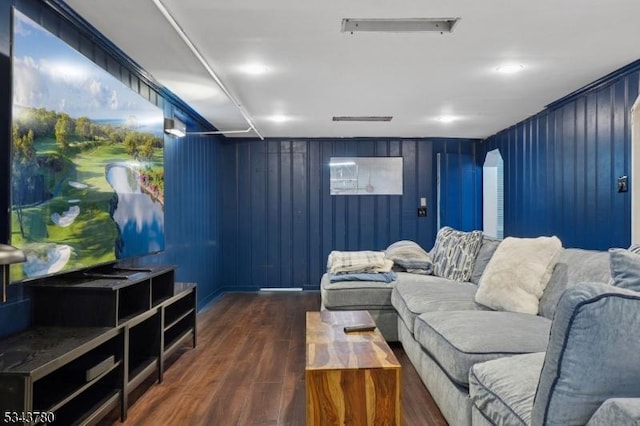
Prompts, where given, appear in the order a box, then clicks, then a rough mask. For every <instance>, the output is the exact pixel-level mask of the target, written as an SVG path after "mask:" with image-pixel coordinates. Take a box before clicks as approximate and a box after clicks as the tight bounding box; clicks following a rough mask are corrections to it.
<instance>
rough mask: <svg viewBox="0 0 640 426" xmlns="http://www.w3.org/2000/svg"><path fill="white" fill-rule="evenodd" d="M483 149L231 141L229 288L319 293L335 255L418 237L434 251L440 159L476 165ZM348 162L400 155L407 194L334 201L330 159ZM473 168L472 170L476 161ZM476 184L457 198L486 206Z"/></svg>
mask: <svg viewBox="0 0 640 426" xmlns="http://www.w3.org/2000/svg"><path fill="white" fill-rule="evenodd" d="M477 142H478V141H475V140H466V139H465V140H458V139H369V138H357V139H267V140H265V141H260V140H256V139H236V140H229V141H226V142H224V143H223V146H222V149H221V163H222V166H221V170H222V174H223V179H222V190H221V196H222V199H223V201H222V203H223V205H224V209H223V210H222V234H221V235H222V256H221V258H222V265H221V267H222V276H223V277H224V289H227V290H255V289H258V288H261V287H303V288H307V289H317V288H318V285H319V282H320V277H321V276H322V273H323V272H324V271H325V269H326V258H327V255H328V254H329V252H330V251H331V250H384V249H385V248H386V247H387V246H388V245H389V244H390V243H392V242H395V241H398V240H400V239H410V240H414V241H416V242H418V243H419V244H421V245H422V246H423V247H424V248H425V249H427V250H429V249H430V248H431V247H432V245H433V241H434V239H435V235H436V231H437V230H436V229H435V227H436V220H435V214H436V211H435V205H436V200H435V193H436V189H435V163H434V161H435V160H434V159H435V155H434V154H435V153H437V152H439V151H441V152H443V153H444V152H448V153H449V154H448V155H449V156H450V158H452V159H455V160H456V161H457V158H458V157H459V156H461V155H462V154H465V155H467V156H470V158H473V157H472V156H473V155H475V152H476V151H475V149H474V145H475V144H476V143H477ZM346 156H367V157H369V156H380V157H386V156H392V157H398V156H400V157H402V158H403V186H404V188H403V195H358V196H353V195H352V196H342V195H341V196H335V195H330V193H329V160H330V158H331V157H346ZM452 161H453V160H452ZM470 163H471V164H472V166H473V165H474V164H475V159H473V160H472V161H470ZM263 167H264V168H265V169H264V170H262V168H263ZM460 173H463V171H462V170H461V171H460ZM365 179H366V177H365ZM475 182H477V183H475ZM479 182H480V181H479V180H477V179H476V180H475V181H473V183H472V185H470V188H466V189H464V192H463V193H461V194H460V195H459V197H461V198H465V200H467V199H468V201H469V202H470V203H476V204H478V205H479V199H480V198H479V197H480V195H479V192H478V193H475V191H476V190H477V191H479V190H480V185H479ZM231 188H235V189H233V190H232V189H231ZM420 197H426V198H427V210H428V216H427V217H426V218H418V217H417V207H418V206H419V200H420ZM247 212H250V213H247ZM261 269H264V270H265V273H264V275H262V274H260V273H259V271H260V270H261Z"/></svg>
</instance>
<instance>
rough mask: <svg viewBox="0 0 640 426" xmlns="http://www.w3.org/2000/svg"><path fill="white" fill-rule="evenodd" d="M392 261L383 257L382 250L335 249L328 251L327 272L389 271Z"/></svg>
mask: <svg viewBox="0 0 640 426" xmlns="http://www.w3.org/2000/svg"><path fill="white" fill-rule="evenodd" d="M392 266H393V261H391V260H389V259H385V256H384V252H382V251H337V250H334V251H332V252H331V253H329V258H328V259H327V272H331V273H333V274H342V273H346V272H373V273H375V272H389V271H390V270H391V267H392Z"/></svg>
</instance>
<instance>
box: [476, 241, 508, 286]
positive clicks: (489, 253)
mask: <svg viewBox="0 0 640 426" xmlns="http://www.w3.org/2000/svg"><path fill="white" fill-rule="evenodd" d="M500 241H501V240H499V239H497V238H491V237H487V236H486V235H485V236H484V237H483V238H482V246H480V250H479V251H478V255H477V256H476V261H475V263H474V265H473V272H472V273H471V278H470V282H472V283H474V284H478V283H479V282H480V278H482V273H483V272H484V270H485V268H486V267H487V265H488V264H489V261H490V260H491V257H493V253H495V251H496V249H497V248H498V245H499V244H500Z"/></svg>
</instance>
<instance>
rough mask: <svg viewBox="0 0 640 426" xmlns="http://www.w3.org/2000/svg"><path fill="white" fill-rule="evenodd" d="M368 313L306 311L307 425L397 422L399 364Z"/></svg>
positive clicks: (324, 425) (399, 405)
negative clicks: (349, 330)
mask: <svg viewBox="0 0 640 426" xmlns="http://www.w3.org/2000/svg"><path fill="white" fill-rule="evenodd" d="M365 324H371V325H374V321H373V320H372V319H371V316H370V315H369V313H368V312H367V311H322V312H307V331H306V334H307V335H306V359H307V363H306V371H305V381H306V401H307V407H306V408H307V425H308V426H311V425H322V426H328V425H345V424H348V425H401V424H402V413H401V404H400V389H401V385H400V363H399V362H398V360H397V359H396V357H395V355H394V354H393V352H392V351H391V349H390V348H389V345H387V342H386V341H385V340H384V337H382V334H381V333H380V331H378V330H377V329H376V330H374V331H362V332H355V333H345V332H344V327H345V326H348V325H365Z"/></svg>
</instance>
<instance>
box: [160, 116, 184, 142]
mask: <svg viewBox="0 0 640 426" xmlns="http://www.w3.org/2000/svg"><path fill="white" fill-rule="evenodd" d="M164 132H165V133H168V134H170V135H173V136H176V137H178V138H183V137H185V136H186V135H187V125H186V124H185V123H184V122H183V121H181V120H179V119H177V118H165V119H164Z"/></svg>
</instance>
